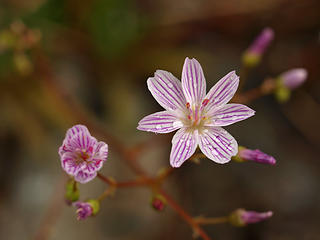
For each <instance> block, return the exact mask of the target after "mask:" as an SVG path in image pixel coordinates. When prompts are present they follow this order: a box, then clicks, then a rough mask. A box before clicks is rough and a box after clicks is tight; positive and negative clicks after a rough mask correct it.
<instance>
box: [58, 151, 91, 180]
mask: <svg viewBox="0 0 320 240" xmlns="http://www.w3.org/2000/svg"><path fill="white" fill-rule="evenodd" d="M76 159H77V156H76V155H75V153H73V152H66V153H65V154H63V155H62V157H61V166H62V168H63V169H64V170H65V171H66V172H67V173H68V174H69V175H73V176H74V175H76V174H77V173H78V172H79V171H81V169H82V168H84V167H86V164H85V163H78V162H77V161H76Z"/></svg>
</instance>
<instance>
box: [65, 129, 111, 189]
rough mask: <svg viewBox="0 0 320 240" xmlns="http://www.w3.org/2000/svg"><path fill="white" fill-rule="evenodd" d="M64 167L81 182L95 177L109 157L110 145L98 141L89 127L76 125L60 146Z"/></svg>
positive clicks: (68, 132)
mask: <svg viewBox="0 0 320 240" xmlns="http://www.w3.org/2000/svg"><path fill="white" fill-rule="evenodd" d="M59 155H60V158H61V165H62V168H63V169H64V170H65V171H66V172H67V173H68V174H69V175H72V176H74V179H75V180H76V181H77V182H80V183H86V182H89V181H90V180H92V179H93V178H95V176H96V175H97V171H99V170H100V169H101V168H102V165H103V163H104V162H105V161H106V160H107V157H108V145H107V144H106V143H104V142H98V141H97V139H95V138H94V137H92V136H91V135H90V132H89V130H88V129H87V127H85V126H83V125H75V126H73V127H72V128H70V129H69V130H68V131H67V134H66V137H65V139H64V141H63V144H62V146H61V147H60V148H59Z"/></svg>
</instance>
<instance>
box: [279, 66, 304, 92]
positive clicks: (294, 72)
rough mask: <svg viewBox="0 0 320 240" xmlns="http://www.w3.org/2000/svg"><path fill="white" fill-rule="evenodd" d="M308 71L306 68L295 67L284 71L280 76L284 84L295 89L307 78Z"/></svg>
mask: <svg viewBox="0 0 320 240" xmlns="http://www.w3.org/2000/svg"><path fill="white" fill-rule="evenodd" d="M307 76H308V72H307V70H306V69H304V68H295V69H291V70H289V71H286V72H284V73H282V74H281V75H280V76H279V78H280V81H281V82H282V84H283V86H285V87H286V88H288V89H290V90H293V89H295V88H297V87H299V86H300V85H301V84H302V83H304V82H305V80H306V79H307Z"/></svg>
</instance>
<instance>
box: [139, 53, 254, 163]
mask: <svg viewBox="0 0 320 240" xmlns="http://www.w3.org/2000/svg"><path fill="white" fill-rule="evenodd" d="M147 84H148V88H149V90H150V92H151V94H152V95H153V97H154V98H155V99H156V100H157V102H158V103H159V104H160V105H161V106H162V107H163V108H164V109H165V111H161V112H157V113H154V114H151V115H149V116H146V117H144V118H143V119H142V120H141V121H140V122H139V126H138V129H139V130H142V131H148V132H155V133H169V132H173V131H175V130H178V129H179V130H178V131H177V133H176V134H175V135H174V137H173V139H172V150H171V154H170V163H171V166H172V167H180V166H181V165H182V163H183V162H184V161H186V160H187V159H188V158H190V157H191V156H192V155H193V154H194V152H195V151H196V148H197V146H199V147H200V149H201V151H202V152H203V153H204V154H205V155H206V156H207V157H208V158H209V159H211V160H213V161H214V162H216V163H227V162H229V161H230V159H231V157H232V156H235V155H236V154H237V152H238V144H237V141H236V140H235V139H234V138H233V137H232V136H231V135H230V134H229V133H228V132H227V131H225V130H224V129H223V128H221V127H222V126H228V125H230V124H233V123H235V122H238V121H241V120H244V119H246V118H248V117H251V116H252V115H254V113H255V112H254V111H253V110H252V109H250V108H248V107H246V106H244V105H242V104H227V103H228V102H229V101H230V100H231V98H232V97H233V95H234V94H235V92H236V90H237V88H238V85H239V77H238V76H237V75H236V74H235V72H234V71H232V72H230V73H228V74H227V75H226V76H224V77H223V78H222V79H221V80H220V81H218V82H217V83H216V85H214V86H213V87H212V88H211V89H210V91H209V92H208V93H207V94H206V80H205V77H204V74H203V71H202V68H201V66H200V64H199V62H198V61H197V60H196V59H189V58H186V59H185V62H184V66H183V70H182V80H181V82H180V81H179V80H178V79H177V78H176V77H174V76H173V75H172V74H171V73H169V72H166V71H162V70H158V71H156V72H155V74H154V77H153V78H149V79H148V81H147Z"/></svg>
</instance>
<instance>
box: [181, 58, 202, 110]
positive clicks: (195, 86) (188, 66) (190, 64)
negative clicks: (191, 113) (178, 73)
mask: <svg viewBox="0 0 320 240" xmlns="http://www.w3.org/2000/svg"><path fill="white" fill-rule="evenodd" d="M181 81H182V90H183V93H184V95H185V97H186V100H187V102H188V103H190V104H191V105H192V104H200V103H201V101H202V100H203V98H204V96H205V95H206V80H205V78H204V74H203V71H202V67H201V65H200V63H199V62H198V61H197V60H196V59H194V58H193V59H189V58H186V59H185V61H184V65H183V69H182V77H181Z"/></svg>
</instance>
